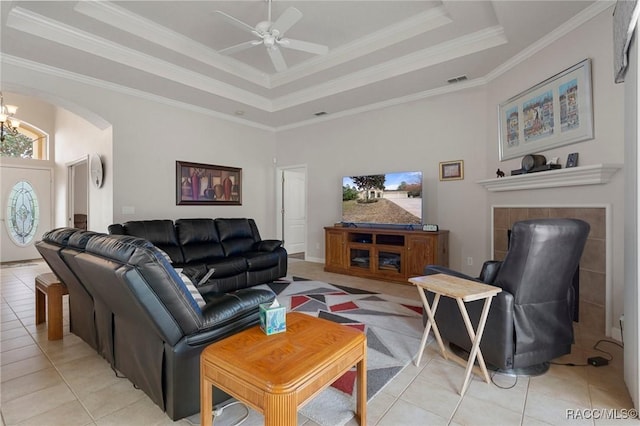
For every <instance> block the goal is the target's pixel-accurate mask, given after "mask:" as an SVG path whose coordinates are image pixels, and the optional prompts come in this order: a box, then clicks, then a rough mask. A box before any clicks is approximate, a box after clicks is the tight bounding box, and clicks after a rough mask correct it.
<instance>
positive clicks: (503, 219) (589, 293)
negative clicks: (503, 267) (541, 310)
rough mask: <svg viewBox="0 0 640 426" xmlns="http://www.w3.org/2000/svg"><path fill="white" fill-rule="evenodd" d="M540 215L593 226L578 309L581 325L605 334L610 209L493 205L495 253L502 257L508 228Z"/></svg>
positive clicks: (583, 262)
mask: <svg viewBox="0 0 640 426" xmlns="http://www.w3.org/2000/svg"><path fill="white" fill-rule="evenodd" d="M540 218H576V219H582V220H584V221H585V222H587V223H589V225H591V231H590V232H589V237H588V238H587V243H586V245H585V249H584V252H583V254H582V258H581V260H580V269H579V282H580V287H579V292H578V293H577V294H578V301H577V302H578V310H579V312H580V325H581V326H582V327H581V328H584V329H587V330H593V331H594V332H596V333H601V334H606V331H607V328H608V324H607V312H608V307H607V291H608V290H607V289H608V285H607V283H608V278H609V277H607V238H608V235H607V208H606V207H540V206H535V207H533V206H516V207H500V206H494V207H493V256H494V258H495V259H498V260H502V259H504V256H505V254H506V252H507V247H508V236H507V235H508V230H509V229H510V228H511V226H512V225H513V223H514V222H517V221H520V220H526V219H540Z"/></svg>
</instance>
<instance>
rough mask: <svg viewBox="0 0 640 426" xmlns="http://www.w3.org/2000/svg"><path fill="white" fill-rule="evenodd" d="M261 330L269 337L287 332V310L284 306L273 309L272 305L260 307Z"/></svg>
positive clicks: (267, 304) (265, 304)
mask: <svg viewBox="0 0 640 426" xmlns="http://www.w3.org/2000/svg"><path fill="white" fill-rule="evenodd" d="M260 328H261V329H262V331H264V333H265V334H266V335H267V336H269V335H271V334H276V333H282V332H283V331H286V330H287V309H286V308H285V307H284V306H277V307H272V305H271V303H263V304H261V305H260Z"/></svg>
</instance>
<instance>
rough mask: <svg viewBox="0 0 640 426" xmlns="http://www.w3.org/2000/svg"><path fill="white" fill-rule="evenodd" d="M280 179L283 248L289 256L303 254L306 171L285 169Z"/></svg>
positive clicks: (305, 233) (305, 231)
mask: <svg viewBox="0 0 640 426" xmlns="http://www.w3.org/2000/svg"><path fill="white" fill-rule="evenodd" d="M282 178H283V184H282V188H283V189H282V200H283V202H282V206H283V209H282V218H283V229H284V233H283V239H284V248H285V249H286V250H287V252H288V253H289V254H297V253H304V252H305V250H306V245H307V241H306V235H307V197H306V191H307V182H306V178H307V173H306V169H304V168H298V169H285V170H283V171H282Z"/></svg>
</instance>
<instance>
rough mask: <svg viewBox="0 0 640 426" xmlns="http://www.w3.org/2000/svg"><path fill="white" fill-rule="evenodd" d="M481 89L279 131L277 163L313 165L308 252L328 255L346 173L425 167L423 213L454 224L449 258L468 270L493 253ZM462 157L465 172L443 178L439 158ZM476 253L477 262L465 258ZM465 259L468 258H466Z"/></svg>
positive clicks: (447, 226)
mask: <svg viewBox="0 0 640 426" xmlns="http://www.w3.org/2000/svg"><path fill="white" fill-rule="evenodd" d="M485 107H486V96H485V90H484V89H470V90H467V91H464V92H458V93H452V94H448V95H445V96H440V97H434V98H431V99H426V100H422V101H418V102H412V103H408V104H403V105H399V106H395V107H392V108H387V109H384V110H378V111H373V112H369V113H365V114H359V115H355V116H351V117H345V118H340V119H335V120H329V121H325V122H321V123H318V124H315V125H312V126H306V127H303V128H298V129H292V130H288V131H285V132H281V133H279V134H278V154H277V156H278V165H279V166H287V165H300V164H306V165H307V167H308V169H307V170H308V175H307V180H308V192H307V194H308V203H309V204H308V205H309V209H308V244H307V247H308V253H307V257H308V258H311V259H315V260H318V261H321V260H322V259H324V229H323V227H324V226H328V225H332V224H333V223H335V222H339V221H340V219H341V201H342V177H343V176H347V175H356V174H372V173H386V172H399V171H415V170H421V171H422V172H423V216H424V217H423V220H424V222H427V223H436V224H438V225H439V226H440V228H441V229H448V230H449V231H450V235H449V241H450V264H451V266H452V267H454V268H456V269H459V270H463V271H466V272H468V273H470V274H477V273H478V272H479V268H480V266H479V265H480V264H481V262H482V261H483V260H485V259H486V258H487V257H488V255H489V254H488V248H487V246H486V244H485V242H486V241H485V232H484V227H485V223H486V222H487V220H488V219H487V208H486V194H485V192H484V189H482V188H481V187H480V186H479V185H477V184H475V183H474V182H475V181H476V180H479V179H482V178H484V177H485V176H486V170H485V165H484V162H483V161H482V159H483V158H484V155H485V147H484V145H485V141H484V140H483V135H485V134H486V133H487V129H486V126H487V124H486V117H485V115H484V113H483V111H484V109H485ZM450 160H464V180H459V181H447V182H440V181H439V174H438V167H439V162H441V161H450ZM467 257H473V258H474V259H475V262H476V264H475V265H473V266H467V265H466V258H467ZM462 259H465V262H464V264H463V262H462Z"/></svg>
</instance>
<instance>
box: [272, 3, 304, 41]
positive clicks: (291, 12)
mask: <svg viewBox="0 0 640 426" xmlns="http://www.w3.org/2000/svg"><path fill="white" fill-rule="evenodd" d="M300 18H302V12H300V11H299V10H298V9H296V8H295V7H290V8H287V10H285V11H284V12H282V15H280V17H279V18H278V19H277V20H276V21H275V22H274V23H273V24H272V25H271V29H272V30H277V31H278V35H279V36H280V37H282V35H284V33H285V32H287V31H288V30H289V28H291V27H293V25H294V24H295V23H296V22H298V21H299V20H300Z"/></svg>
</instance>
